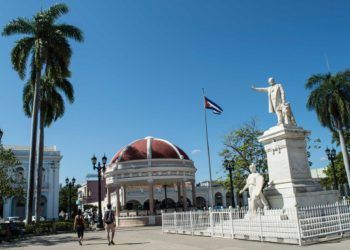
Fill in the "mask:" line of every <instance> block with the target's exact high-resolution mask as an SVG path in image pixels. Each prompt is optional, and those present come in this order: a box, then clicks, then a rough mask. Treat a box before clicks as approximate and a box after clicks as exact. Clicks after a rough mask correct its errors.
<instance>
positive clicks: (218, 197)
mask: <svg viewBox="0 0 350 250" xmlns="http://www.w3.org/2000/svg"><path fill="white" fill-rule="evenodd" d="M222 205H223V199H222V193H220V192H216V193H215V206H222Z"/></svg>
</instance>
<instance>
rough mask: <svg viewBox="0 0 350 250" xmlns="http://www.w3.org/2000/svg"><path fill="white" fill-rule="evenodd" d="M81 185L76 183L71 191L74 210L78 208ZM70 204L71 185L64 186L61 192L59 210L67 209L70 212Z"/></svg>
mask: <svg viewBox="0 0 350 250" xmlns="http://www.w3.org/2000/svg"><path fill="white" fill-rule="evenodd" d="M79 187H80V185H75V186H74V187H72V191H71V195H72V196H71V203H70V204H71V208H72V212H73V211H75V210H76V206H77V205H76V203H75V202H76V200H77V199H78V188H79ZM68 206H69V187H67V186H65V187H62V188H61V190H60V194H59V211H62V210H63V211H65V212H68Z"/></svg>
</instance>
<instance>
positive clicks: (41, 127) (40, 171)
mask: <svg viewBox="0 0 350 250" xmlns="http://www.w3.org/2000/svg"><path fill="white" fill-rule="evenodd" d="M40 110H41V111H40V124H39V154H38V169H37V180H36V181H37V183H36V203H35V223H36V224H37V223H39V221H40V209H41V187H42V175H43V159H44V114H43V109H42V108H41V109H40Z"/></svg>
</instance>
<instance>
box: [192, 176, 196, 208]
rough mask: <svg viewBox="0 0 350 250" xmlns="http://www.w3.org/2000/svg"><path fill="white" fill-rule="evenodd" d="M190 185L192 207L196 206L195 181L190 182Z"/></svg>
mask: <svg viewBox="0 0 350 250" xmlns="http://www.w3.org/2000/svg"><path fill="white" fill-rule="evenodd" d="M191 187H192V205H193V206H194V207H196V206H197V202H196V183H195V181H192V182H191Z"/></svg>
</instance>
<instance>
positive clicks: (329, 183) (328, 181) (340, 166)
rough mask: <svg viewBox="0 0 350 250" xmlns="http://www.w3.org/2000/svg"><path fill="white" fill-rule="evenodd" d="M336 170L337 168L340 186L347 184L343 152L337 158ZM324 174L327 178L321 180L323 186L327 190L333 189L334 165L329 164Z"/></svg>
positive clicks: (336, 173) (335, 161) (335, 162)
mask: <svg viewBox="0 0 350 250" xmlns="http://www.w3.org/2000/svg"><path fill="white" fill-rule="evenodd" d="M334 168H335V175H336V178H337V180H338V183H339V184H344V183H347V178H346V172H345V167H344V162H343V156H342V153H341V152H339V153H338V154H337V155H336V157H335V160H334ZM323 172H324V173H325V174H326V176H327V177H326V178H323V179H321V185H322V186H323V187H326V188H332V187H333V183H334V178H333V168H332V164H328V165H327V167H326V168H325V169H324V170H323Z"/></svg>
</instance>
